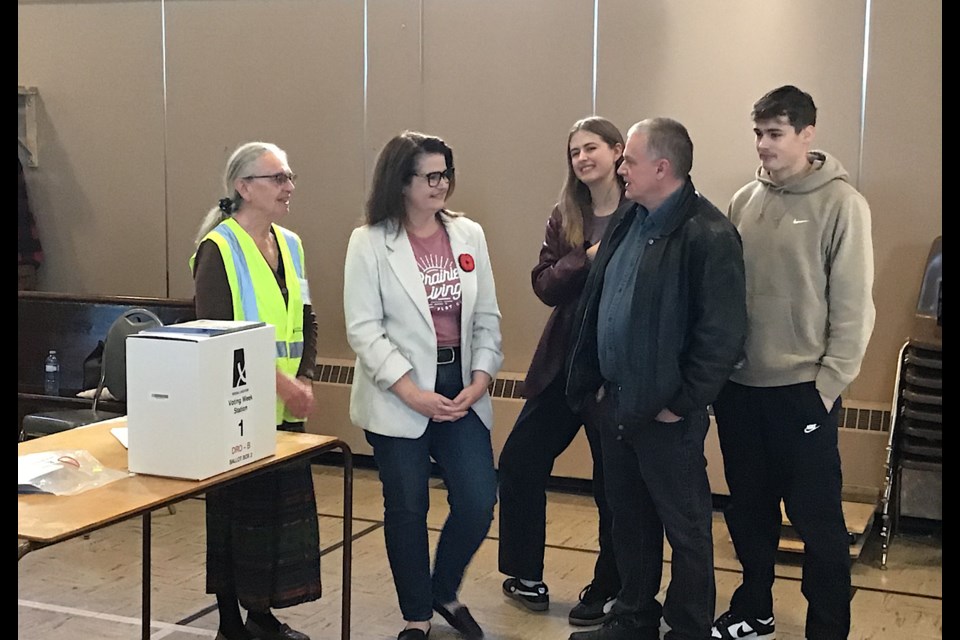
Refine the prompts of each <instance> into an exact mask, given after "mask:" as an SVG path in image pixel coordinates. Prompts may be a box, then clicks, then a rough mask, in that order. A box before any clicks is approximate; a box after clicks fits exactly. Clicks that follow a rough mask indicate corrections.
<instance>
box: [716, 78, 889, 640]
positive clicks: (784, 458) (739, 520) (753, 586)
mask: <svg viewBox="0 0 960 640" xmlns="http://www.w3.org/2000/svg"><path fill="white" fill-rule="evenodd" d="M752 117H753V120H754V134H755V136H756V148H757V152H758V154H759V157H760V167H759V168H758V170H757V175H756V178H755V179H754V180H753V181H751V182H750V183H749V184H747V185H745V186H744V187H742V188H741V189H740V190H739V191H738V192H737V193H736V194H735V195H734V197H733V199H732V200H731V202H730V206H729V208H728V215H729V217H730V220H731V221H732V222H733V223H734V225H736V227H737V230H738V231H739V232H740V235H741V237H742V239H743V251H744V262H745V267H746V282H747V318H748V325H747V326H748V328H747V341H746V346H745V357H744V359H743V361H742V362H741V363H740V365H739V366H738V368H737V370H736V371H735V372H734V374H733V375H732V376H731V379H730V382H729V383H728V384H727V385H726V386H725V387H724V389H723V390H722V391H721V393H720V396H719V397H718V398H717V400H716V402H714V405H713V407H714V412H715V415H716V419H717V432H718V435H719V437H720V446H721V449H722V451H723V460H724V472H725V475H726V480H727V484H728V486H729V488H730V502H729V504H728V506H727V509H726V511H725V516H726V521H727V526H728V528H729V530H730V535H731V537H732V539H733V544H734V547H735V549H736V552H737V556H738V558H739V560H740V563H741V564H742V565H743V584H742V585H741V586H740V587H739V588H738V589H737V590H736V592H735V593H734V595H733V598H732V600H731V602H730V608H729V611H727V612H726V613H725V614H723V615H722V616H720V618H718V619H717V621H716V622H715V623H714V627H713V629H712V635H713V637H714V638H721V639H730V638H737V639H738V640H740V639H743V638H755V639H765V640H766V639H772V638H774V637H775V635H774V634H775V626H774V616H773V596H772V588H773V582H774V565H775V557H776V552H777V548H778V545H779V536H780V522H781V512H780V501H781V500H783V502H784V505H785V507H786V512H787V516H788V517H789V518H790V522H791V523H792V524H793V525H794V527H795V528H796V530H797V532H798V533H799V534H800V537H801V538H802V540H803V542H804V545H805V554H804V559H803V582H802V588H801V590H802V592H803V594H804V596H805V597H806V599H807V605H808V606H807V619H806V637H808V638H816V639H818V640H820V639H823V640H833V639H835V638H846V637H847V634H848V633H849V630H850V556H849V538H848V535H847V529H846V525H845V523H844V519H843V510H842V508H841V488H842V480H841V471H840V453H839V449H838V447H837V424H838V417H839V415H840V409H841V407H840V394H841V393H842V392H843V390H844V389H845V388H846V387H847V385H849V384H850V382H851V381H852V380H853V379H854V378H855V377H856V376H857V374H858V373H859V371H860V364H861V361H862V360H863V354H864V351H865V350H866V347H867V342H868V340H869V338H870V334H871V332H872V330H873V323H874V317H875V309H874V304H873V297H872V287H873V248H872V240H871V236H870V209H869V206H868V205H867V202H866V200H865V199H864V198H863V196H862V195H861V194H860V193H858V192H857V190H856V189H855V188H854V187H853V186H852V185H851V184H850V183H849V181H848V180H849V178H848V175H847V172H846V171H845V170H844V169H843V167H842V166H841V164H840V162H839V161H838V160H837V159H836V158H834V157H832V156H830V155H829V154H827V153H825V152H823V151H814V150H811V145H812V142H813V138H814V133H815V126H816V117H817V110H816V106H815V105H814V102H813V99H812V98H811V97H810V96H809V95H808V94H807V93H804V92H803V91H801V90H800V89H797V88H796V87H793V86H784V87H780V88H777V89H774V90H773V91H770V92H769V93H767V94H766V95H765V96H763V97H762V98H760V100H758V101H757V102H756V104H754V106H753V113H752Z"/></svg>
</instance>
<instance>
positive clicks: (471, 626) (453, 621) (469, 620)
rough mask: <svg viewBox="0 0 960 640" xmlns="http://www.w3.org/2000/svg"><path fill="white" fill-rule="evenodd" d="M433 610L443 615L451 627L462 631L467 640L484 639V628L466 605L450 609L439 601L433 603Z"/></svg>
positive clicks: (461, 633)
mask: <svg viewBox="0 0 960 640" xmlns="http://www.w3.org/2000/svg"><path fill="white" fill-rule="evenodd" d="M433 610H434V611H436V612H437V613H439V614H440V615H441V616H443V619H444V620H446V621H447V624H449V625H450V626H451V627H453V628H454V629H456V630H457V631H459V632H460V635H462V636H463V637H464V638H466V639H467V640H483V629H481V628H480V625H478V624H477V621H476V620H474V619H473V616H472V615H470V610H469V609H467V608H466V607H464V606H462V605H461V606H460V608H459V609H456V610H454V611H452V612H451V611H450V610H449V609H447V608H446V607H445V606H443V605H442V604H440V603H439V602H434V603H433Z"/></svg>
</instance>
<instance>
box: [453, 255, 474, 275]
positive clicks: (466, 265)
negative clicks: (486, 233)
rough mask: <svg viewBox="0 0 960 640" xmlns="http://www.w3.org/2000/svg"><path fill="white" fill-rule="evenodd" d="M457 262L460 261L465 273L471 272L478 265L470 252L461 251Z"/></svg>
mask: <svg viewBox="0 0 960 640" xmlns="http://www.w3.org/2000/svg"><path fill="white" fill-rule="evenodd" d="M457 262H459V263H460V268H461V269H463V271H464V273H470V272H471V271H473V270H474V269H475V268H476V266H477V265H476V263H474V261H473V256H472V255H470V254H469V253H461V254H460V257H459V258H457Z"/></svg>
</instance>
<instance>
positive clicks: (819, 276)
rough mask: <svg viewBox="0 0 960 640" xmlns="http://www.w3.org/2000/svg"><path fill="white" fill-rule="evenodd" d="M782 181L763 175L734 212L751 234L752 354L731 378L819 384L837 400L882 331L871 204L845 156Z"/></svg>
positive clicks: (824, 158) (824, 159)
mask: <svg viewBox="0 0 960 640" xmlns="http://www.w3.org/2000/svg"><path fill="white" fill-rule="evenodd" d="M808 157H809V160H810V162H811V163H812V165H813V170H812V171H810V172H808V173H806V174H803V175H802V176H799V177H797V178H796V179H795V180H793V181H788V182H787V183H786V184H783V185H776V184H774V183H773V182H771V181H770V179H769V177H768V176H767V175H766V173H765V172H764V171H763V168H762V167H761V168H760V169H758V170H757V178H756V180H755V181H753V182H751V183H749V184H747V185H746V186H744V187H742V188H741V189H740V190H739V191H738V192H737V193H736V195H734V196H733V199H732V200H731V201H730V206H729V207H728V210H727V215H728V216H729V217H730V220H731V221H732V222H733V224H734V225H736V227H737V230H738V231H739V232H740V236H741V238H742V239H743V257H744V262H745V265H746V275H747V319H748V328H747V342H746V346H745V358H744V360H743V362H742V363H741V366H740V367H739V368H738V369H737V371H735V372H734V374H733V376H731V379H732V380H733V381H734V382H737V383H739V384H743V385H747V386H752V387H775V386H784V385H789V384H797V383H801V382H810V381H811V380H814V381H816V386H817V390H818V391H819V392H820V393H821V394H822V395H823V396H824V397H826V398H837V397H839V396H840V394H841V392H842V391H843V390H844V389H845V388H846V387H847V386H848V385H849V384H850V382H852V381H853V379H854V378H856V376H857V374H858V373H859V372H860V364H861V362H862V360H863V354H864V352H865V351H866V348H867V342H868V341H869V339H870V334H871V333H872V331H873V323H874V318H875V316H876V310H875V308H874V304H873V295H872V290H873V241H872V238H871V235H870V207H869V206H868V205H867V201H866V200H865V199H864V197H863V196H862V195H861V194H860V193H859V192H858V191H857V190H856V189H855V188H854V187H853V186H851V185H850V183H849V182H848V175H847V172H846V171H845V170H844V168H843V167H842V166H841V164H840V162H839V161H838V160H837V159H836V158H834V157H832V156H830V155H829V154H827V153H825V152H823V151H812V152H810V153H809V155H808Z"/></svg>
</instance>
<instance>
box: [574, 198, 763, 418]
mask: <svg viewBox="0 0 960 640" xmlns="http://www.w3.org/2000/svg"><path fill="white" fill-rule="evenodd" d="M681 189H682V190H683V192H682V193H681V194H680V200H679V202H678V203H677V206H676V207H675V208H674V209H673V211H671V212H669V213H668V214H667V218H666V220H665V221H664V224H663V227H662V231H661V234H660V236H658V237H655V238H653V239H652V240H651V241H650V244H649V246H647V247H646V248H645V250H644V252H643V258H642V259H641V261H640V264H639V266H638V269H639V275H638V277H637V280H636V289H635V290H634V292H633V306H632V308H631V309H630V314H631V318H632V319H633V323H634V327H635V330H634V331H632V332H631V334H630V337H629V339H628V340H627V341H626V343H625V344H623V348H624V349H625V350H627V352H628V353H629V355H630V371H629V375H628V376H627V379H628V380H629V383H625V382H623V381H621V388H620V389H619V392H618V395H619V403H618V420H619V422H620V424H624V425H630V424H633V425H637V424H643V423H646V422H648V421H650V420H652V419H653V418H654V417H655V416H656V415H657V414H658V413H659V412H660V410H661V409H664V408H668V409H670V410H671V411H673V412H674V413H675V414H677V415H679V416H686V415H689V414H691V413H692V412H695V411H698V410H700V411H702V410H705V409H706V407H707V405H709V404H710V403H711V402H713V400H714V399H715V398H716V396H717V394H718V393H719V391H720V388H721V387H722V386H723V384H724V383H725V382H726V381H727V378H728V377H729V376H730V373H731V372H732V371H733V368H734V366H735V365H736V363H737V362H738V361H739V359H740V358H741V355H742V350H743V344H744V339H745V336H746V330H747V307H746V283H745V280H744V268H743V247H742V245H741V242H740V235H739V234H738V233H737V230H736V228H735V227H734V226H733V225H732V224H731V223H730V221H729V220H728V219H727V218H726V216H724V215H723V213H721V212H720V211H719V210H718V209H717V208H716V207H715V206H713V204H711V203H710V202H709V201H708V200H707V199H706V198H704V197H703V196H701V195H700V194H699V193H698V192H697V191H696V189H695V188H694V186H693V182H692V181H690V180H689V179H688V180H687V181H686V184H684V186H683V187H681ZM637 207H638V205H636V204H632V203H628V204H627V205H625V206H624V207H622V208H621V210H620V211H618V212H617V213H616V214H614V215H616V216H617V218H615V219H614V220H611V221H610V226H609V227H608V228H607V233H606V234H605V236H604V238H603V240H602V241H601V243H600V249H599V251H598V252H597V256H596V258H595V259H594V262H593V265H592V267H591V269H590V273H589V275H588V276H587V282H586V285H585V289H584V294H583V296H582V297H581V299H580V304H579V306H578V308H577V313H576V315H575V317H574V326H573V336H572V340H571V345H572V346H571V350H570V354H569V357H568V360H567V396H568V399H569V400H570V404H571V406H572V407H573V408H574V409H575V410H579V409H580V407H581V405H582V403H583V401H584V399H586V398H588V397H592V396H593V395H594V394H596V392H597V390H598V389H599V388H600V387H601V386H602V385H603V384H604V382H605V381H604V380H603V378H602V377H601V375H600V362H599V356H598V353H597V313H598V308H599V305H600V294H601V292H602V291H603V279H604V274H605V272H606V268H607V264H608V263H609V261H610V257H611V256H612V255H613V253H614V252H615V251H616V250H617V247H618V246H619V245H620V243H621V242H622V241H623V238H624V236H625V235H626V233H627V230H628V229H629V228H630V223H631V222H632V221H633V220H634V218H635V217H636V214H637Z"/></svg>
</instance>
